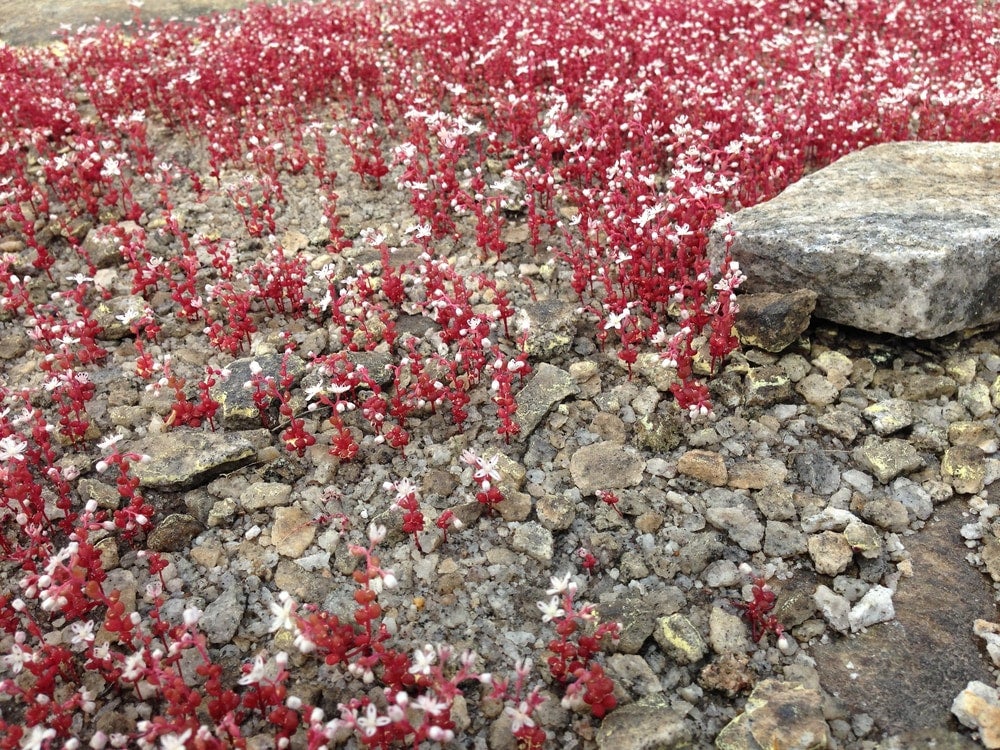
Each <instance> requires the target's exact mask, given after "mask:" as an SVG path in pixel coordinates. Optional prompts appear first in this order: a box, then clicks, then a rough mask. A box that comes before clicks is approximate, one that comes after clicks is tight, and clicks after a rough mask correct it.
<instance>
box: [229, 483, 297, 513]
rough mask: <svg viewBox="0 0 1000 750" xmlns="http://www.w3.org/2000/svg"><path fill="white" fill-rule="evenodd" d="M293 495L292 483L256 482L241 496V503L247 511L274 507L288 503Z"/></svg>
mask: <svg viewBox="0 0 1000 750" xmlns="http://www.w3.org/2000/svg"><path fill="white" fill-rule="evenodd" d="M291 496H292V488H291V486H290V485H287V484H283V483H280V482H254V483H253V484H251V485H250V486H249V487H248V488H247V490H246V492H244V493H243V494H242V495H241V496H240V505H242V506H243V509H244V510H247V511H255V510H261V509H263V508H274V507H276V506H279V505H288V501H289V499H290V498H291Z"/></svg>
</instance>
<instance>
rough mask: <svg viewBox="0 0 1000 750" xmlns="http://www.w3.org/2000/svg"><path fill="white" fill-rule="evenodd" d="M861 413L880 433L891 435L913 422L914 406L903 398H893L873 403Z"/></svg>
mask: <svg viewBox="0 0 1000 750" xmlns="http://www.w3.org/2000/svg"><path fill="white" fill-rule="evenodd" d="M861 414H862V415H863V416H864V418H865V419H867V420H868V421H869V422H871V423H872V427H873V428H875V432H877V433H878V434H879V435H883V436H885V435H891V434H892V433H894V432H899V431H900V430H905V429H906V428H907V427H909V426H910V425H912V424H913V406H911V405H910V402H909V401H904V400H903V399H901V398H891V399H887V400H885V401H880V402H879V403H877V404H872V405H871V406H869V407H868V408H867V409H865V410H864V411H863V412H861Z"/></svg>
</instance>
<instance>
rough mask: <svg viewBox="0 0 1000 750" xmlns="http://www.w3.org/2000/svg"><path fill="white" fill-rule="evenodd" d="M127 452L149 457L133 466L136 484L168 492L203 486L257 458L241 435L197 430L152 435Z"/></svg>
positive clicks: (252, 446) (251, 447)
mask: <svg viewBox="0 0 1000 750" xmlns="http://www.w3.org/2000/svg"><path fill="white" fill-rule="evenodd" d="M247 434H252V432H251V433H247ZM130 450H135V452H137V453H141V454H145V455H147V456H149V461H147V462H138V461H137V462H135V463H133V464H132V473H133V474H134V475H135V476H136V477H137V478H138V479H139V484H140V485H141V486H142V487H150V488H152V489H158V490H171V491H177V490H186V489H190V488H192V487H197V486H199V485H202V484H205V483H207V482H208V481H209V480H210V479H212V478H213V477H217V476H218V475H219V474H223V473H225V472H227V471H232V470H233V469H237V468H239V467H241V466H243V465H245V464H247V463H250V462H251V461H253V460H254V458H255V457H256V456H257V449H256V448H255V447H254V445H253V443H252V442H250V440H249V439H248V438H247V437H246V436H244V435H241V434H240V433H233V432H227V433H223V432H201V431H197V430H172V431H170V432H167V433H165V434H163V435H151V436H150V437H148V438H145V439H144V440H141V441H139V442H138V444H137V445H134V446H130Z"/></svg>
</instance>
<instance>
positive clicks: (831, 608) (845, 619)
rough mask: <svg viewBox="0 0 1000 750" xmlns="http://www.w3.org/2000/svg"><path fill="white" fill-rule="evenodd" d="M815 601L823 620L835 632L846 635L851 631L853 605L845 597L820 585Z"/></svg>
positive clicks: (814, 597)
mask: <svg viewBox="0 0 1000 750" xmlns="http://www.w3.org/2000/svg"><path fill="white" fill-rule="evenodd" d="M813 601H814V602H815V604H816V609H818V610H819V611H820V614H822V615H823V619H825V620H826V621H827V622H828V623H829V624H830V627H832V628H833V629H834V630H837V631H839V632H841V633H846V632H847V631H848V630H850V629H851V621H850V617H849V615H850V613H851V603H850V602H849V601H847V599H846V598H845V597H843V596H841V595H840V594H837V593H835V592H834V591H833V590H832V589H830V588H829V587H827V586H824V585H823V584H820V585H819V586H817V587H816V593H814V594H813Z"/></svg>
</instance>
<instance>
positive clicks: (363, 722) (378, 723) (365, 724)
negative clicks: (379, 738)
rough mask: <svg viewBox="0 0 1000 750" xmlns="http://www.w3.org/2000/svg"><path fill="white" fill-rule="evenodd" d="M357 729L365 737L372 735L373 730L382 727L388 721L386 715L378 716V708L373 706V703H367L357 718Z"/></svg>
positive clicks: (375, 730)
mask: <svg viewBox="0 0 1000 750" xmlns="http://www.w3.org/2000/svg"><path fill="white" fill-rule="evenodd" d="M357 722H358V729H360V730H361V733H362V734H364V736H365V737H373V736H374V735H375V732H377V731H378V728H379V727H384V726H385V725H386V724H388V723H389V717H388V716H379V715H378V709H377V708H375V704H374V703H369V704H368V707H367V708H366V709H365V713H364V715H363V716H359V717H358V719H357Z"/></svg>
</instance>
